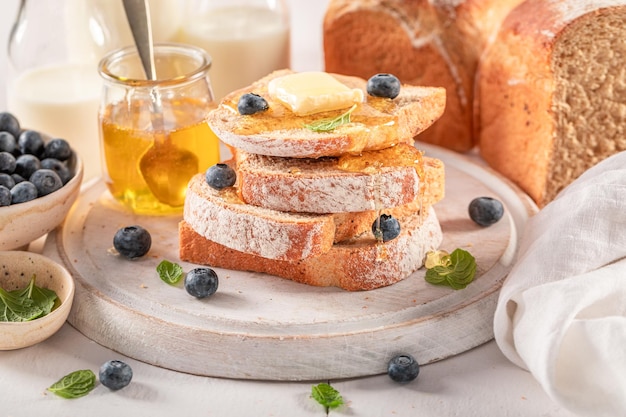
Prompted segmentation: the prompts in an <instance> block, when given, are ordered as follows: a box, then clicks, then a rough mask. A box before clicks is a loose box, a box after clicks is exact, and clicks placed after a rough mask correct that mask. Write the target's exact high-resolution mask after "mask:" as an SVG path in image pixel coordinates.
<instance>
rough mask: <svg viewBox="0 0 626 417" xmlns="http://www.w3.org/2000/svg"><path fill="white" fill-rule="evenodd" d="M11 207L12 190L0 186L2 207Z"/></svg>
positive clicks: (0, 203)
mask: <svg viewBox="0 0 626 417" xmlns="http://www.w3.org/2000/svg"><path fill="white" fill-rule="evenodd" d="M10 205H11V190H9V189H8V188H7V187H5V186H4V185H0V207H4V206H10Z"/></svg>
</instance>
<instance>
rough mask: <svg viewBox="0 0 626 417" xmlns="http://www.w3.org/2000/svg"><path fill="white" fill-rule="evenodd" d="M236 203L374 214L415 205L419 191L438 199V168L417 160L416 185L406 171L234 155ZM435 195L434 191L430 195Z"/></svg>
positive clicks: (329, 159)
mask: <svg viewBox="0 0 626 417" xmlns="http://www.w3.org/2000/svg"><path fill="white" fill-rule="evenodd" d="M236 161H237V178H238V186H239V191H240V195H241V198H242V199H243V200H244V201H245V202H246V203H248V204H253V205H256V206H261V207H267V208H271V209H274V210H279V211H288V212H308V213H344V212H360V211H368V210H378V209H380V208H388V207H396V206H401V205H405V204H409V203H411V202H412V201H414V200H416V199H417V198H418V196H419V193H420V186H422V187H427V188H429V189H432V191H433V192H436V193H440V194H441V195H440V196H439V197H435V198H432V199H431V198H428V200H429V202H430V204H434V203H435V202H437V201H438V200H440V199H441V197H442V196H443V186H444V176H445V175H444V167H443V163H442V162H441V161H440V160H438V159H434V158H428V157H424V158H423V164H422V167H423V172H424V178H423V180H422V185H420V180H419V178H418V174H417V170H416V169H415V168H414V167H410V166H386V167H385V166H384V167H381V168H379V169H376V170H373V171H369V172H349V171H345V170H342V169H340V168H338V165H337V163H338V158H335V157H327V158H319V159H309V158H304V159H303V158H280V157H272V156H263V155H255V154H250V153H247V152H242V151H236ZM435 189H436V190H435Z"/></svg>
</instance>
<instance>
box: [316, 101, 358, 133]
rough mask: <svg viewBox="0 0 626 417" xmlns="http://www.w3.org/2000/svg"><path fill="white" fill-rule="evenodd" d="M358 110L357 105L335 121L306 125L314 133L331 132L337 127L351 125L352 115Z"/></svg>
mask: <svg viewBox="0 0 626 417" xmlns="http://www.w3.org/2000/svg"><path fill="white" fill-rule="evenodd" d="M354 109H356V104H355V105H353V106H352V107H350V108H349V109H348V111H347V112H345V113H343V114H340V115H339V116H337V117H335V118H334V119H322V120H318V121H315V122H313V123H311V124H308V125H304V127H306V128H307V129H310V130H313V131H314V132H330V131H331V130H334V129H335V128H336V127H338V126H341V125H345V124H346V123H350V115H351V114H352V112H353V111H354Z"/></svg>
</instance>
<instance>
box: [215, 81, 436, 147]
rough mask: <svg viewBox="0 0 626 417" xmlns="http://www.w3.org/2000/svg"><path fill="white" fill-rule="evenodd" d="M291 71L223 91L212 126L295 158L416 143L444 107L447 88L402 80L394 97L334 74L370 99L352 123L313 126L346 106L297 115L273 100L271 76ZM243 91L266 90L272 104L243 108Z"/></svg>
mask: <svg viewBox="0 0 626 417" xmlns="http://www.w3.org/2000/svg"><path fill="white" fill-rule="evenodd" d="M291 73H292V71H290V70H281V71H276V72H273V73H271V74H269V75H268V76H266V77H264V78H262V79H261V80H259V81H257V82H255V83H253V84H252V85H251V86H249V87H247V88H244V89H241V90H238V91H234V92H233V93H231V94H229V95H227V96H226V97H224V99H223V100H222V102H221V103H220V105H219V106H218V108H217V109H215V110H213V111H212V112H211V113H210V115H209V117H208V122H209V125H210V126H211V129H212V130H213V132H215V134H216V135H217V136H218V137H219V138H220V139H221V140H222V141H223V142H224V143H226V144H228V145H230V146H232V147H234V148H237V149H241V150H243V151H246V152H249V153H252V154H259V155H270V156H281V157H293V158H318V157H322V156H340V155H343V154H346V153H359V152H361V151H364V150H374V149H384V148H387V147H389V146H392V145H395V144H398V143H407V144H410V145H412V144H413V142H414V139H413V138H414V137H415V136H416V135H417V134H419V133H420V132H422V131H423V130H425V129H426V128H428V127H429V126H430V125H431V124H432V123H434V122H435V120H437V119H438V118H439V117H440V116H441V114H442V113H443V111H444V108H445V102H446V93H445V89H443V88H439V87H416V86H408V85H407V86H402V89H401V91H400V94H399V95H398V97H396V98H395V99H393V100H391V99H387V98H380V97H372V96H369V95H368V94H367V92H366V80H364V79H361V78H357V77H348V76H343V75H335V74H332V76H333V77H335V78H336V79H337V80H339V81H340V82H341V83H343V84H344V85H346V86H347V87H349V88H359V89H361V90H363V91H364V96H365V99H364V101H363V102H362V103H360V104H358V105H357V107H356V109H355V110H354V111H353V112H352V113H351V115H350V122H349V123H345V124H342V125H340V126H337V127H336V128H334V129H333V130H331V131H323V132H320V131H314V130H311V129H309V128H307V127H306V125H309V124H312V123H315V122H319V121H320V120H324V119H333V118H336V117H338V116H340V115H341V114H342V113H344V112H345V111H346V110H347V109H343V110H335V111H325V112H321V113H315V114H311V115H306V116H295V114H294V113H293V112H292V111H291V110H290V109H288V108H287V107H286V106H285V105H283V104H282V103H281V102H279V101H277V100H274V99H273V98H272V97H271V96H270V94H269V92H268V88H267V85H268V83H269V82H270V81H271V80H272V79H275V78H277V77H281V76H283V75H287V74H291ZM244 93H255V94H258V95H260V96H262V97H263V98H265V99H266V101H267V102H268V104H269V109H268V110H266V111H262V112H258V113H255V114H252V115H241V114H239V112H238V110H237V104H238V101H239V98H240V97H241V96H242V95H243V94H244Z"/></svg>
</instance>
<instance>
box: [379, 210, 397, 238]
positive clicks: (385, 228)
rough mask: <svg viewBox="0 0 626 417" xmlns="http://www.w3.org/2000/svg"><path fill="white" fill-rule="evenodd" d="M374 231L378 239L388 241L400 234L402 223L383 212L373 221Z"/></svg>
mask: <svg viewBox="0 0 626 417" xmlns="http://www.w3.org/2000/svg"><path fill="white" fill-rule="evenodd" d="M372 232H373V233H374V236H376V239H378V240H382V241H383V242H388V241H390V240H393V239H395V238H397V237H398V235H399V234H400V223H399V222H398V220H397V219H396V218H395V217H393V216H391V215H389V214H381V215H380V217H379V218H378V219H376V220H374V223H372Z"/></svg>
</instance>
